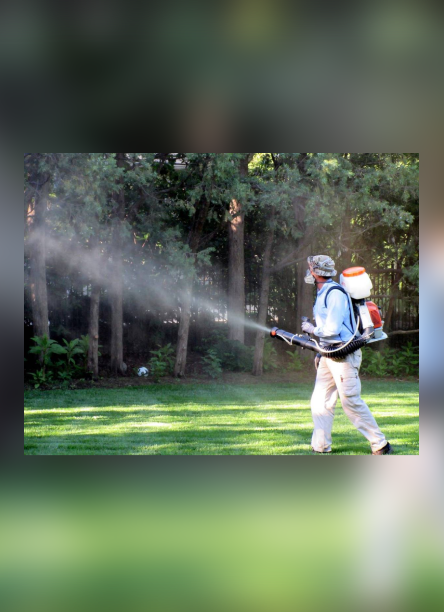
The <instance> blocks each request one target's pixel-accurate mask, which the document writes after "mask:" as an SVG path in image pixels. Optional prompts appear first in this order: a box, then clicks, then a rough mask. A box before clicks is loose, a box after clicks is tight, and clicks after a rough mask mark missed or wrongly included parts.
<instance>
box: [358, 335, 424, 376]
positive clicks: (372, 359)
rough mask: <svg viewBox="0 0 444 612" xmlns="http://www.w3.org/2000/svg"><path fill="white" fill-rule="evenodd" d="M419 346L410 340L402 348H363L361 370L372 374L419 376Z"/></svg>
mask: <svg viewBox="0 0 444 612" xmlns="http://www.w3.org/2000/svg"><path fill="white" fill-rule="evenodd" d="M418 368H419V347H418V346H414V345H413V344H412V343H411V342H408V343H407V344H406V345H405V346H403V347H402V348H401V349H394V348H389V347H385V348H384V349H383V350H382V351H375V350H373V349H371V348H369V347H366V348H364V349H363V358H362V366H361V371H362V372H363V373H364V374H370V375H371V376H395V377H399V376H418Z"/></svg>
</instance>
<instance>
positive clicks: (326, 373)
mask: <svg viewBox="0 0 444 612" xmlns="http://www.w3.org/2000/svg"><path fill="white" fill-rule="evenodd" d="M307 261H308V265H309V269H308V270H307V275H306V277H305V282H306V283H307V284H309V285H314V284H315V285H316V289H317V298H316V302H315V305H314V309H313V313H314V319H315V321H316V326H315V325H313V324H312V323H310V321H304V322H303V323H302V330H303V331H304V332H306V333H308V334H314V335H315V336H317V337H318V338H319V344H320V346H321V347H322V348H324V347H326V346H328V345H331V344H336V343H342V342H347V341H348V340H350V339H351V338H352V337H353V335H354V334H355V331H356V328H355V326H356V322H355V319H354V315H353V308H352V304H351V300H350V298H349V296H348V295H347V294H346V292H345V291H344V290H343V289H342V288H341V286H340V285H339V284H338V283H336V282H334V281H333V277H334V276H336V275H337V272H336V270H335V262H334V261H333V260H332V259H331V258H330V257H328V255H315V256H311V257H309V258H308V260H307ZM336 288H338V289H337V290H336ZM361 361H362V351H361V350H360V349H359V350H357V351H355V352H354V353H351V354H350V355H347V356H346V357H343V358H342V359H339V358H335V359H331V358H328V357H326V356H322V357H321V356H320V355H317V356H316V359H315V365H316V369H317V376H316V384H315V389H314V392H313V395H312V398H311V412H312V417H313V423H314V431H313V437H312V441H311V446H312V449H313V452H315V453H331V443H332V440H331V430H332V427H333V419H334V416H335V406H336V402H337V399H338V395H339V397H340V398H341V403H342V407H343V409H344V412H345V414H346V415H347V417H348V418H349V419H350V421H351V422H352V423H353V425H354V426H355V427H356V429H357V430H358V431H359V432H361V433H362V434H363V435H364V436H365V437H366V438H367V440H368V441H369V442H370V445H371V449H372V455H390V454H392V452H393V451H392V447H391V446H390V443H389V442H387V440H386V439H385V436H384V434H383V433H382V432H381V430H380V429H379V427H378V425H377V423H376V421H375V418H374V417H373V415H372V413H371V412H370V410H369V407H368V406H367V404H366V403H365V402H364V400H363V399H362V398H361V381H360V379H359V369H360V367H361Z"/></svg>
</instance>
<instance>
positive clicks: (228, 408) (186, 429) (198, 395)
mask: <svg viewBox="0 0 444 612" xmlns="http://www.w3.org/2000/svg"><path fill="white" fill-rule="evenodd" d="M312 390H313V385H312V384H297V385H296V384H277V385H269V384H264V385H239V386H229V385H223V384H214V385H200V386H199V385H149V386H145V387H134V388H123V389H88V390H76V391H47V392H42V391H29V392H27V393H25V454H29V455H33V454H44V455H49V454H50V455H53V454H54V455H83V454H85V455H114V454H123V455H138V454H147V455H163V454H165V455H188V454H196V455H213V454H216V455H250V454H253V455H254V454H257V455H292V454H297V455H304V454H308V453H310V438H311V432H312V421H311V413H310V396H311V393H312ZM363 397H364V399H365V400H366V401H367V403H368V404H369V406H370V408H371V410H372V412H373V414H374V415H375V417H376V419H377V421H378V423H379V425H380V427H381V429H382V430H383V432H384V433H385V434H386V437H387V438H388V439H389V440H390V442H391V443H392V444H393V446H394V447H395V452H396V453H398V454H418V453H419V407H418V404H419V396H418V384H417V383H413V382H400V381H389V382H387V381H370V380H367V381H363ZM333 444H334V452H335V454H353V455H368V454H369V453H370V447H369V445H368V443H367V441H366V440H365V439H364V438H363V437H362V436H361V435H360V434H359V433H358V432H357V431H356V430H355V429H354V428H353V427H352V426H351V424H350V422H349V421H348V419H347V417H346V416H345V415H344V413H343V411H342V408H341V406H340V404H339V403H338V406H337V410H336V418H335V425H334V430H333Z"/></svg>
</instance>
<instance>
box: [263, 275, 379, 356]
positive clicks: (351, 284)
mask: <svg viewBox="0 0 444 612" xmlns="http://www.w3.org/2000/svg"><path fill="white" fill-rule="evenodd" d="M339 282H340V284H339V285H337V284H335V285H333V287H331V288H330V289H329V290H328V291H327V292H326V294H325V305H327V298H328V295H329V294H330V292H331V291H341V292H342V293H344V294H345V295H346V296H347V298H348V302H349V308H350V322H351V323H352V328H354V334H353V336H352V337H351V338H350V340H348V341H347V342H338V343H334V344H331V345H330V346H328V345H327V346H325V345H324V346H323V347H321V346H320V345H319V343H318V342H317V341H316V340H315V339H314V338H310V336H309V335H308V334H305V335H300V334H291V333H290V332H286V331H284V330H283V329H279V328H277V327H273V329H272V330H271V332H270V336H271V337H272V338H279V339H280V340H283V341H284V342H286V343H287V344H290V345H293V344H294V345H296V346H300V347H302V348H303V349H308V350H309V351H313V352H314V353H320V354H321V355H323V356H325V357H329V358H330V359H343V358H344V357H346V356H347V355H350V354H351V353H354V352H355V351H357V350H359V349H360V348H362V347H363V346H365V345H366V344H370V343H371V342H379V341H381V340H386V339H387V334H386V333H384V331H383V325H384V322H383V321H382V320H381V314H380V311H379V308H378V306H377V305H376V304H375V303H374V302H369V301H366V299H365V298H367V297H368V296H369V295H370V293H371V292H372V289H373V285H372V281H371V280H370V277H369V275H368V274H367V272H366V271H365V268H361V267H357V268H348V269H347V270H344V272H343V273H342V274H341V276H340V279H339ZM352 313H353V314H352ZM353 315H354V316H353ZM353 319H354V321H353ZM302 320H303V321H308V320H309V319H308V317H302Z"/></svg>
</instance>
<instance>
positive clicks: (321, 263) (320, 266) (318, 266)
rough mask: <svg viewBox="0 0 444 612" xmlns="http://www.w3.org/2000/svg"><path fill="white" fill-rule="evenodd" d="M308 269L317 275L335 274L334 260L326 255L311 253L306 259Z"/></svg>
mask: <svg viewBox="0 0 444 612" xmlns="http://www.w3.org/2000/svg"><path fill="white" fill-rule="evenodd" d="M307 261H308V265H309V266H310V269H311V270H312V271H313V272H314V273H315V274H318V275H319V276H336V274H337V271H336V270H335V262H334V261H333V259H332V258H331V257H329V256H328V255H312V256H310V257H309V258H308V259H307Z"/></svg>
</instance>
